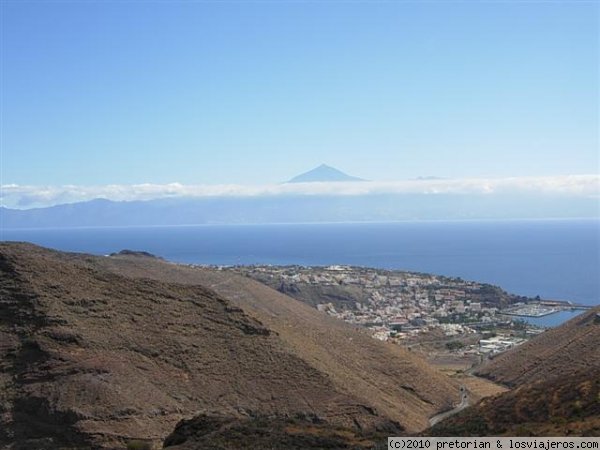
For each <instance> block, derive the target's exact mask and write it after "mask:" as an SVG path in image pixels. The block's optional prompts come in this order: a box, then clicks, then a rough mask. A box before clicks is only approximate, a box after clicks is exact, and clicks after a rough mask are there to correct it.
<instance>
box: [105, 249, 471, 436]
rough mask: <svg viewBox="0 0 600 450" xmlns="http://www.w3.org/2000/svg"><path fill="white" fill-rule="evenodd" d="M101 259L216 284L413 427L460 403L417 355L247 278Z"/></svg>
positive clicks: (138, 272)
mask: <svg viewBox="0 0 600 450" xmlns="http://www.w3.org/2000/svg"><path fill="white" fill-rule="evenodd" d="M95 264H100V265H102V267H104V268H106V269H109V270H111V271H114V272H117V273H123V274H127V276H133V277H141V278H144V277H146V278H153V279H169V280H173V281H176V282H178V283H184V284H201V285H204V286H208V287H210V288H211V289H214V290H215V291H216V292H217V293H218V294H220V295H222V296H223V297H225V298H227V299H228V300H231V301H232V302H233V303H234V304H235V305H236V306H238V307H240V308H242V309H243V310H244V312H246V313H247V314H248V315H250V316H252V317H254V318H255V319H257V320H260V321H261V323H264V324H265V325H266V326H267V327H268V328H269V329H271V330H273V331H275V332H276V333H277V335H278V336H279V338H280V339H281V340H282V342H283V343H284V345H285V347H286V349H288V350H289V351H290V352H291V353H293V354H294V355H296V356H297V357H299V358H300V359H302V360H303V361H307V362H308V363H309V364H310V365H311V366H313V367H315V368H316V369H317V370H319V371H320V372H323V373H326V374H327V376H328V378H329V379H330V380H331V381H332V383H333V384H334V385H335V386H336V388H337V389H339V390H341V391H342V392H346V393H350V394H353V395H355V396H357V397H359V398H360V399H361V400H362V401H364V402H365V403H368V404H371V405H374V406H375V407H376V409H377V410H378V411H379V413H381V414H385V415H386V416H388V417H391V418H392V419H393V420H396V421H398V422H399V423H400V424H402V426H403V427H405V428H406V429H407V430H408V431H411V432H414V431H418V430H422V429H424V428H426V427H427V426H428V424H429V421H428V418H429V417H430V416H432V415H434V414H436V412H438V411H440V410H445V409H447V408H449V407H450V406H451V405H452V404H454V403H456V402H458V401H459V398H460V396H459V393H458V386H457V384H456V383H455V382H454V381H452V380H450V379H449V378H448V377H446V376H445V375H443V374H441V373H440V372H439V371H437V370H436V369H433V368H432V367H431V366H429V365H428V364H427V363H425V362H424V361H423V360H422V359H421V358H419V357H417V356H415V355H413V354H412V353H411V352H408V351H406V350H405V349H403V348H401V347H399V346H397V345H394V344H388V343H383V342H380V341H377V340H375V339H373V338H371V337H370V336H369V335H367V334H366V333H364V332H362V330H361V329H360V328H357V327H354V326H351V325H349V324H347V323H345V322H343V321H340V320H337V319H334V318H332V317H329V316H327V315H326V314H323V313H321V312H319V311H317V310H315V309H314V308H311V307H310V306H308V305H306V304H304V303H302V302H300V301H297V300H295V299H292V298H290V297H288V296H286V295H283V294H281V293H279V292H277V291H275V290H273V289H271V288H269V287H267V286H265V285H264V284H262V283H259V282H257V281H254V280H251V279H249V278H247V277H242V276H237V275H233V274H231V273H230V272H229V271H227V272H224V271H219V270H214V269H207V268H193V267H187V266H182V265H176V264H171V263H167V262H163V261H160V260H157V259H155V258H146V257H135V256H127V255H126V256H122V255H119V256H114V257H110V258H101V259H100V260H95Z"/></svg>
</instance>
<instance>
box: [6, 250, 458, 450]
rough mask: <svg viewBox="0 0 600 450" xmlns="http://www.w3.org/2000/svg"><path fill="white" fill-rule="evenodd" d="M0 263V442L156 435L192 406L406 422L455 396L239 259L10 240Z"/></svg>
mask: <svg viewBox="0 0 600 450" xmlns="http://www.w3.org/2000/svg"><path fill="white" fill-rule="evenodd" d="M107 269H110V271H109V270H107ZM111 271H112V272H111ZM113 272H120V273H121V274H120V275H117V274H116V273H113ZM0 274H1V276H0V386H1V388H0V447H2V446H3V445H8V444H9V443H12V445H13V446H14V448H20V447H19V443H20V444H22V446H23V447H22V448H42V447H44V446H45V447H60V446H73V445H91V446H93V447H98V448H99V447H110V446H114V445H118V444H119V443H123V442H125V441H127V440H129V439H133V438H151V439H154V440H160V439H162V438H164V437H165V436H166V435H167V434H168V433H169V432H170V431H172V430H173V428H174V426H175V424H176V423H177V422H178V421H179V420H180V419H181V418H184V417H191V416H192V415H195V414H197V413H204V414H219V415H226V416H228V417H240V418H241V417H248V416H250V417H255V416H257V415H267V416H271V415H275V416H278V417H288V416H295V415H297V414H307V415H314V416H316V417H319V418H320V420H322V421H323V422H324V423H325V424H329V425H331V426H340V427H354V428H355V429H362V430H368V429H376V428H379V429H382V428H383V429H395V430H397V431H398V432H400V431H401V427H405V428H406V429H408V430H415V429H418V428H419V427H421V428H422V427H423V424H424V422H425V421H426V419H427V416H429V415H431V414H433V413H435V412H437V411H439V410H440V409H444V408H446V407H447V406H448V405H449V404H450V403H451V402H452V401H454V400H455V398H456V397H457V393H456V386H455V385H453V384H452V383H451V382H450V381H448V380H447V379H446V378H445V377H444V376H443V375H440V374H439V373H437V372H436V371H434V370H432V369H430V368H429V367H428V366H427V365H426V364H425V363H423V362H422V361H420V360H419V359H417V358H415V357H413V356H412V355H410V354H408V353H405V352H403V351H401V350H400V349H398V348H396V347H394V346H391V345H385V344H383V343H380V342H377V341H374V340H372V339H371V338H369V337H368V336H366V335H363V334H361V333H359V332H357V331H356V330H354V329H353V328H352V327H349V326H347V325H345V324H343V323H341V322H340V323H338V321H336V320H333V319H330V318H328V317H326V316H324V315H320V314H319V313H318V312H317V311H314V310H313V309H311V308H310V307H307V306H306V305H302V304H301V303H299V302H297V301H295V300H291V299H289V298H288V297H285V296H282V295H279V294H277V293H274V292H273V291H272V290H270V289H268V288H266V287H264V286H262V285H260V284H258V283H255V282H252V281H250V280H245V279H243V278H240V277H231V275H229V274H223V273H218V272H211V271H199V270H196V269H191V268H182V267H180V266H176V265H173V264H169V263H166V262H162V261H159V260H155V259H153V258H147V257H139V256H131V255H130V256H119V257H114V258H105V257H93V256H88V255H74V254H65V253H60V252H54V251H50V250H46V249H42V248H40V247H36V246H33V245H28V244H8V243H1V244H0ZM150 278H155V279H154V280H151V279H150ZM160 280H171V281H174V282H177V283H178V284H174V283H166V282H164V281H160ZM202 283H204V284H207V285H212V286H214V287H215V288H217V289H219V291H220V293H221V294H227V299H225V298H224V296H223V295H220V294H219V293H215V292H214V291H212V290H210V289H207V288H204V287H202V286H200V284H202ZM248 283H250V284H248ZM236 303H237V305H243V309H242V308H240V307H238V306H237V305H236ZM315 314H316V315H315ZM261 318H264V319H265V320H261Z"/></svg>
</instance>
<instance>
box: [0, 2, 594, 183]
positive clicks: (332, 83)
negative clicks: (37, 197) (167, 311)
mask: <svg viewBox="0 0 600 450" xmlns="http://www.w3.org/2000/svg"><path fill="white" fill-rule="evenodd" d="M598 14H599V6H598V3H597V2H576V1H568V2H537V1H529V2H520V1H508V2H485V3H484V2H475V1H473V2H469V1H463V2H450V1H448V2H400V1H399V2H366V1H358V2H343V1H342V2H337V1H336V2H333V1H331V2H326V1H325V2H302V1H299V2H268V1H267V2H142V1H139V2H138V1H128V2H116V1H115V2H85V1H80V2H77V1H69V2H61V1H52V2H41V1H40V2H22V1H19V2H16V1H15V2H10V1H8V2H7V1H3V2H2V49H1V50H2V56H1V58H2V82H1V83H2V84H1V93H2V142H1V144H2V147H1V156H2V164H1V168H0V169H1V175H2V184H19V185H25V184H27V185H64V184H76V185H104V184H112V183H116V184H135V183H169V182H179V183H187V184H216V183H240V184H262V183H276V182H279V181H282V180H285V179H288V178H291V177H292V176H294V175H296V174H297V173H300V172H304V171H306V170H308V169H310V168H312V167H313V166H316V165H318V164H320V163H322V162H324V163H327V164H330V165H333V166H336V167H338V168H340V169H342V170H344V171H346V172H348V173H351V174H353V175H356V176H360V177H364V178H368V179H371V180H382V181H386V180H398V179H407V178H413V177H417V176H427V175H436V176H445V177H513V176H515V177H520V176H554V175H573V174H597V173H599V172H600V170H599V155H598V148H599V137H598V133H599V132H598V120H599V116H598V108H599V87H598V85H599V81H598V80H599V73H598V66H599V57H598V54H599V48H598V46H599V44H598V33H599V30H598V20H599V19H598Z"/></svg>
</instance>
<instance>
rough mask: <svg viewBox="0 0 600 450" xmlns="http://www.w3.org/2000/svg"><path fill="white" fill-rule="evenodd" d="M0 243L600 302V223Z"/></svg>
mask: <svg viewBox="0 0 600 450" xmlns="http://www.w3.org/2000/svg"><path fill="white" fill-rule="evenodd" d="M0 240H19V241H29V242H34V243H36V244H40V245H43V246H47V247H51V248H55V249H59V250H66V251H77V252H88V253H93V254H99V255H103V254H108V253H111V252H116V251H119V250H121V249H124V248H127V249H133V250H145V251H148V252H150V253H153V254H156V255H159V256H162V257H164V258H166V259H169V260H172V261H177V262H184V263H197V264H219V265H221V264H222V265H232V264H277V265H279V264H282V265H283V264H302V265H329V264H352V265H360V266H371V267H378V268H386V269H403V270H411V271H419V272H428V273H435V274H442V275H448V276H459V277H462V278H464V279H468V280H476V281H480V282H487V283H492V284H496V285H499V286H501V287H502V288H504V289H506V290H507V291H509V292H512V293H515V294H521V295H528V296H535V295H540V296H541V297H543V298H550V299H561V300H571V301H574V302H578V303H583V304H586V305H597V304H599V303H600V281H599V273H600V221H599V220H592V219H589V220H530V221H453V222H399V223H346V224H294V225H289V224H287V225H201V226H185V227H147V228H78V229H38V230H6V229H5V230H0ZM565 314H566V315H565V317H566V316H568V315H569V313H565ZM549 317H552V316H549ZM554 317H555V318H556V320H560V319H559V317H558V316H554ZM544 320H546V321H548V320H550V319H549V318H548V319H544ZM563 320H564V319H563Z"/></svg>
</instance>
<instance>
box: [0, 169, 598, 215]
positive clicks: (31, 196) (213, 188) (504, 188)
mask: <svg viewBox="0 0 600 450" xmlns="http://www.w3.org/2000/svg"><path fill="white" fill-rule="evenodd" d="M518 193H522V194H547V195H569V196H577V197H594V198H600V175H563V176H552V177H511V178H461V179H426V180H405V181H390V182H378V181H364V182H337V183H293V184H277V185H263V186H244V185H235V184H227V185H225V184H222V185H184V184H180V183H169V184H133V185H123V184H120V185H119V184H111V185H104V186H76V185H64V186H33V185H17V184H6V185H2V186H1V187H0V203H1V204H2V205H4V206H7V207H13V208H32V207H44V206H52V205H56V204H61V203H73V202H80V201H86V200H92V199H96V198H104V199H109V200H114V201H132V200H152V199H160V198H174V197H259V196H292V195H332V196H344V195H346V196H348V195H350V196H352V195H353V196H356V195H375V194H431V195H444V194H480V195H494V194H518Z"/></svg>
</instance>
